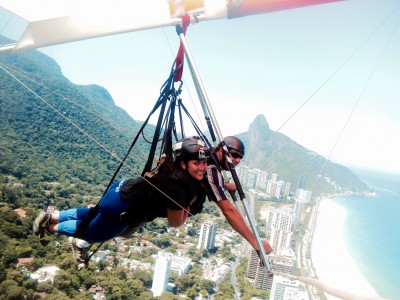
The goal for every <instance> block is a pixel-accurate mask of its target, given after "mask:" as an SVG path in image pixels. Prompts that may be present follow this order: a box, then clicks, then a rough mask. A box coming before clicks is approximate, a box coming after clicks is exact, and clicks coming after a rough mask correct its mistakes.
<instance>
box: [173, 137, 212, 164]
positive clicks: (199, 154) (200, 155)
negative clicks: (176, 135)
mask: <svg viewBox="0 0 400 300" xmlns="http://www.w3.org/2000/svg"><path fill="white" fill-rule="evenodd" d="M172 151H173V152H174V161H175V162H178V161H181V160H183V161H184V162H188V161H189V160H205V159H208V157H209V156H210V149H208V148H206V147H205V144H204V142H203V141H202V140H200V138H198V137H195V136H193V137H190V138H184V139H182V140H179V141H178V142H177V143H176V144H175V145H173V146H172Z"/></svg>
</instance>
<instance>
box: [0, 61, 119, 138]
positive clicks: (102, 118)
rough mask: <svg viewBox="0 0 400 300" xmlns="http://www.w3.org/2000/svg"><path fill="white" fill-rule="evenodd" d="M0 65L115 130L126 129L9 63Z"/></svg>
mask: <svg viewBox="0 0 400 300" xmlns="http://www.w3.org/2000/svg"><path fill="white" fill-rule="evenodd" d="M0 66H2V68H3V69H8V71H10V70H11V71H12V72H14V74H18V75H19V76H21V77H24V78H25V79H26V80H29V81H31V82H32V83H35V84H37V85H38V86H40V87H42V88H44V89H46V90H47V91H49V92H51V93H52V94H54V95H56V96H59V97H61V98H62V99H63V100H65V101H67V102H69V103H71V104H74V105H76V106H78V107H80V108H82V109H83V110H84V111H86V112H87V113H90V114H92V115H94V116H96V117H97V118H99V119H101V120H102V121H104V122H106V123H108V124H109V125H110V126H111V127H113V128H114V129H116V130H121V131H127V130H126V128H123V127H122V126H120V125H118V124H116V123H112V122H110V120H108V119H106V118H105V117H104V116H103V115H101V114H99V113H98V112H96V111H94V110H93V109H91V108H89V107H86V106H84V105H83V104H80V103H78V102H76V101H75V100H73V99H69V98H67V97H65V96H64V95H62V94H60V93H58V92H56V91H54V90H52V89H51V88H49V87H47V86H45V85H43V84H41V83H40V82H38V81H36V80H33V79H32V78H30V77H28V76H27V75H25V74H23V73H21V72H20V71H18V70H16V69H15V68H12V67H10V66H9V65H8V66H5V65H2V64H0ZM22 72H23V70H22Z"/></svg>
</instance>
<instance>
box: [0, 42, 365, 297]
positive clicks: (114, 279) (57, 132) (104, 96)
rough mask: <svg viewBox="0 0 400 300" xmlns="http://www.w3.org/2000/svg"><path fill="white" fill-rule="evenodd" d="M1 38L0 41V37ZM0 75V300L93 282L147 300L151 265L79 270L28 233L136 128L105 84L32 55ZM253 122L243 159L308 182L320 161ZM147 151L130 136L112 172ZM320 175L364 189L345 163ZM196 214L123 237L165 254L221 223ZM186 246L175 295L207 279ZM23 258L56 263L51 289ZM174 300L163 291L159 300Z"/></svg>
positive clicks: (60, 292)
mask: <svg viewBox="0 0 400 300" xmlns="http://www.w3.org/2000/svg"><path fill="white" fill-rule="evenodd" d="M4 41H5V40H4V39H3V38H1V37H0V43H2V44H4V43H5V42H4ZM14 77H16V78H18V79H17V80H16V78H14ZM0 81H1V88H0V282H1V284H0V299H22V298H25V299H39V298H40V297H42V296H44V295H47V296H46V299H71V298H74V299H88V298H89V297H90V295H89V294H88V292H87V289H88V288H89V287H90V286H92V285H93V284H96V285H99V286H101V287H102V288H103V289H104V290H105V291H106V292H107V299H135V298H139V297H140V299H151V293H150V292H149V287H150V286H151V277H152V273H151V272H150V271H134V272H128V271H126V269H124V268H123V267H121V266H120V265H119V259H120V257H118V258H117V257H116V256H114V259H111V260H109V261H107V262H104V263H100V265H98V266H94V265H90V266H89V269H83V270H80V271H78V269H77V263H76V262H75V261H74V260H73V259H72V256H71V254H70V252H69V251H68V250H66V249H68V247H69V246H68V243H67V240H66V238H65V237H59V238H57V239H55V240H54V242H52V243H50V244H49V246H47V247H43V246H41V245H40V244H39V243H38V240H37V238H36V237H35V236H33V235H32V234H31V224H32V221H33V219H34V217H35V215H36V212H37V210H38V209H45V208H46V207H47V206H48V205H55V206H56V207H57V209H65V208H69V207H78V206H86V205H87V204H90V203H97V201H99V199H100V197H101V195H102V193H103V191H104V188H105V186H106V185H107V183H108V181H109V180H110V179H111V177H112V175H113V174H114V172H115V170H116V168H117V166H118V165H119V160H118V159H116V158H115V157H116V156H118V157H123V156H124V155H125V152H126V151H127V149H128V147H129V145H130V143H131V141H132V138H133V136H134V135H135V134H136V132H137V131H138V129H139V126H141V124H140V123H137V122H135V121H134V120H132V119H131V118H130V117H129V116H128V115H127V113H126V112H125V111H124V110H122V109H121V108H119V107H117V106H115V104H114V102H113V100H112V98H111V96H110V95H109V93H108V92H107V91H106V90H105V89H104V88H102V87H99V86H95V85H89V86H78V85H75V84H72V83H71V82H70V81H69V80H68V79H67V78H65V77H64V76H63V75H62V74H61V70H60V67H59V66H58V65H57V64H56V63H55V62H54V60H52V59H51V58H49V57H47V56H45V55H43V54H41V53H40V52H38V51H28V52H22V53H18V54H11V55H7V56H0ZM262 121H263V120H261V123H260V122H258V121H257V122H255V123H257V124H258V125H257V124H256V125H257V126H253V127H252V128H251V129H250V131H249V132H248V133H244V134H242V136H241V137H242V138H243V140H244V141H245V143H246V146H247V145H249V147H247V150H248V152H247V153H248V155H246V161H245V163H248V165H249V166H251V167H258V168H260V169H263V170H265V171H267V172H269V173H270V174H272V173H278V174H279V175H280V176H282V177H284V178H285V180H287V181H291V182H293V183H294V184H295V182H296V180H297V177H298V176H299V175H306V176H307V177H308V178H309V179H310V178H315V177H316V175H317V174H318V171H319V170H320V167H321V165H322V164H323V162H324V160H323V159H322V158H321V157H319V156H318V155H316V154H312V155H311V154H310V152H309V151H307V150H306V149H305V148H303V147H301V146H300V145H297V144H295V143H294V142H293V141H290V140H289V139H288V138H287V137H285V136H283V135H281V134H278V133H273V132H271V131H270V130H269V128H265V127H266V126H267V127H268V124H267V123H266V121H265V122H264V123H263V122H262ZM259 123H260V124H259ZM265 125H266V126H265ZM266 129H268V130H266ZM153 130H154V127H152V126H149V127H148V128H147V130H146V135H147V136H151V133H152V131H153ZM257 149H258V152H257ZM148 150H149V146H148V144H147V143H146V142H145V141H144V140H143V139H139V141H138V143H137V144H136V145H135V147H134V149H133V151H132V155H131V156H130V158H129V159H128V163H127V166H125V167H123V168H122V170H121V173H120V174H119V178H121V177H128V176H129V177H131V176H135V175H136V174H137V173H140V172H141V169H142V168H143V165H144V162H145V160H146V158H147V153H148ZM313 157H314V158H313ZM324 175H326V176H328V177H330V178H332V179H333V180H335V181H336V182H338V183H339V182H340V184H341V185H342V186H345V187H349V186H350V187H355V188H356V189H362V188H365V186H363V185H362V184H361V183H360V182H359V181H358V179H356V178H355V177H354V175H352V174H351V173H349V171H348V170H347V169H345V168H343V167H341V166H338V165H335V164H331V163H329V164H328V165H327V167H326V168H325V171H324ZM321 182H325V181H321ZM308 183H309V184H311V179H310V180H309V182H308ZM331 190H332V189H331V185H330V184H326V186H323V185H322V187H321V186H320V191H331ZM18 208H23V210H24V211H26V217H19V216H18V215H17V213H16V212H15V211H14V209H18ZM205 212H206V214H204V215H202V216H196V217H195V218H193V219H192V220H190V222H189V223H190V224H191V225H192V226H188V227H185V228H183V229H182V231H177V232H175V233H174V234H169V235H166V234H165V232H166V231H167V230H168V228H167V225H166V223H165V221H163V220H156V221H155V222H152V223H150V224H148V225H147V229H146V230H145V231H144V232H142V233H140V236H138V237H136V238H133V239H132V241H130V243H131V245H135V244H140V243H141V242H140V240H141V239H144V240H147V241H152V242H153V243H154V245H155V246H156V247H159V248H161V249H166V250H168V251H171V252H174V251H176V250H177V249H178V246H177V244H179V243H195V241H196V239H195V238H194V237H195V236H196V235H197V233H198V232H199V226H200V224H201V221H202V219H201V218H207V217H210V216H212V217H213V218H214V219H215V220H216V222H217V223H218V228H222V229H223V228H227V227H228V225H227V223H226V221H224V219H223V218H221V216H220V214H219V211H218V210H217V209H216V206H215V205H213V204H210V205H207V206H206V208H205ZM182 241H183V242H182ZM105 247H106V249H109V250H111V251H113V253H116V252H117V250H118V246H117V245H115V244H112V243H110V244H107V245H106V246H105ZM155 252H156V250H154V249H148V250H145V251H144V252H142V253H140V254H137V253H136V254H131V256H130V257H129V258H131V259H136V258H137V259H140V260H144V261H146V260H147V261H149V262H150V261H152V258H151V255H152V254H154V253H155ZM189 252H190V255H191V257H192V258H193V259H194V260H195V262H197V263H198V264H197V266H196V265H195V267H194V268H193V269H192V270H191V271H190V272H189V273H188V274H186V275H184V276H181V277H176V278H174V277H172V281H173V282H174V283H175V285H176V288H177V291H178V293H179V292H180V293H184V294H186V295H187V296H188V297H189V298H194V296H195V295H197V294H199V293H201V294H203V295H205V294H207V293H210V292H211V291H212V290H213V288H214V285H213V283H212V282H209V281H206V280H203V279H201V269H200V267H199V263H200V261H201V259H202V258H203V257H207V256H208V255H210V253H208V252H202V251H196V249H195V248H191V249H189ZM218 252H219V253H221V254H222V255H223V256H224V257H225V259H226V260H228V261H231V260H232V261H233V260H234V259H235V257H234V256H233V255H232V253H231V251H230V249H229V248H228V247H222V248H221V249H218ZM23 257H35V259H34V261H33V262H32V264H31V265H30V266H29V267H28V270H27V271H28V272H31V271H34V270H37V269H38V268H39V267H41V266H44V265H47V264H54V265H57V266H59V267H60V268H61V269H62V272H61V273H60V274H59V275H58V276H56V280H55V283H54V285H50V284H48V283H39V284H38V283H37V281H34V280H31V279H28V278H27V277H25V275H24V273H22V272H21V270H20V269H19V268H16V265H17V259H18V258H23ZM242 267H243V266H242ZM239 270H240V269H239ZM238 272H240V271H238ZM238 277H243V276H238ZM239 284H240V286H241V290H242V292H243V291H245V292H246V295H254V296H261V297H264V296H265V294H263V293H264V292H262V291H254V290H252V289H251V288H249V287H248V285H247V287H246V284H245V283H243V282H239ZM228 290H229V283H228V282H224V283H223V284H222V285H221V286H220V287H219V289H218V291H219V292H218V293H219V294H217V295H216V297H217V298H219V299H223V298H224V296H225V297H226V295H228V294H225V293H228ZM176 297H177V296H175V295H173V294H171V293H168V292H166V293H164V294H163V295H162V297H161V298H162V299H176Z"/></svg>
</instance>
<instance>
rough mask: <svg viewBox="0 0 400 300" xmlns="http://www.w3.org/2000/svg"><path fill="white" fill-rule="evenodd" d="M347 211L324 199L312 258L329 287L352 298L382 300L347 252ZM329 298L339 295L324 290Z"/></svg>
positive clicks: (317, 223) (319, 212)
mask: <svg viewBox="0 0 400 300" xmlns="http://www.w3.org/2000/svg"><path fill="white" fill-rule="evenodd" d="M345 219H346V210H345V209H344V208H342V207H340V206H339V205H337V204H335V203H334V202H333V201H332V198H331V197H326V198H323V199H321V201H320V204H319V207H318V212H317V218H316V225H315V229H314V234H313V239H312V245H311V258H312V264H313V268H314V270H315V273H316V275H317V276H318V278H319V280H320V281H321V282H323V283H324V284H326V285H327V286H329V287H331V288H333V289H334V290H337V291H338V293H340V292H344V293H346V294H347V295H351V296H349V297H350V298H349V299H351V298H353V297H355V298H353V299H383V298H381V297H379V295H378V294H377V292H376V291H375V290H374V288H373V287H372V286H371V285H370V283H369V282H368V281H367V280H366V279H365V277H364V276H363V275H362V274H361V272H360V271H359V270H358V268H357V265H356V264H355V262H354V261H353V259H352V257H351V256H350V254H349V253H348V251H347V248H346V244H345V240H344V234H343V232H344V224H345ZM325 295H326V297H327V299H328V300H337V299H343V298H337V297H335V296H332V295H331V294H328V293H326V292H325Z"/></svg>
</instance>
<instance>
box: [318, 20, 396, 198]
mask: <svg viewBox="0 0 400 300" xmlns="http://www.w3.org/2000/svg"><path fill="white" fill-rule="evenodd" d="M399 25H400V18H399V19H398V20H397V23H396V25H395V27H394V28H393V30H392V32H391V33H390V35H389V37H388V39H387V40H386V43H385V45H384V46H383V48H382V51H381V53H380V55H379V57H378V59H377V61H376V63H375V65H374V67H373V68H372V70H371V73H370V74H369V77H368V79H367V81H366V82H365V85H364V87H363V88H362V90H361V93H360V96H359V97H358V99H357V101H356V103H355V104H354V106H353V109H352V110H351V112H350V114H349V116H348V117H347V119H346V121H345V124H344V125H343V128H342V130H341V131H340V133H339V136H338V137H337V139H336V141H335V143H334V145H333V146H332V148H331V150H330V152H329V155H328V157H327V158H326V160H325V163H324V165H323V167H322V168H321V170H320V172H319V174H318V176H317V178H316V179H315V181H314V184H313V186H312V189H311V190H313V189H314V187H315V184H316V183H317V181H318V179H319V178H320V177H321V176H322V172H323V171H324V169H325V167H326V165H327V163H328V161H329V159H330V157H331V155H332V153H333V151H334V150H335V148H336V146H337V144H338V143H339V140H340V139H341V137H342V135H343V133H344V131H345V129H346V128H347V125H348V124H349V122H350V119H351V118H352V116H353V114H354V112H355V110H356V108H357V106H358V104H359V103H360V101H361V99H362V98H363V96H364V94H365V92H366V90H367V88H368V86H369V84H370V82H371V79H372V77H373V75H374V74H375V72H376V70H377V68H378V66H379V64H380V62H381V60H382V57H383V55H384V53H385V52H386V49H387V47H388V45H389V43H390V41H391V40H392V38H393V35H394V33H395V32H396V30H397V28H398V27H399Z"/></svg>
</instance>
